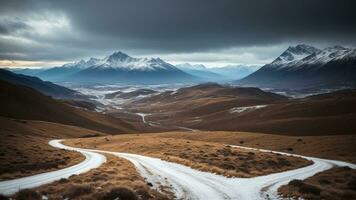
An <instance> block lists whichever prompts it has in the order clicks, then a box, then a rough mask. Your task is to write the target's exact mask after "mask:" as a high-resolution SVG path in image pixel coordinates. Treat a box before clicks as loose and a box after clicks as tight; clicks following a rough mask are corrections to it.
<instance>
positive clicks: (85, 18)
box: [0, 0, 356, 66]
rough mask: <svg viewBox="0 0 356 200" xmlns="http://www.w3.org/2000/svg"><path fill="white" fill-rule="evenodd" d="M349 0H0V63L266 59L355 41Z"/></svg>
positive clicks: (218, 63)
mask: <svg viewBox="0 0 356 200" xmlns="http://www.w3.org/2000/svg"><path fill="white" fill-rule="evenodd" d="M354 2H356V1H353V0H350V1H347V0H334V1H329V0H246V1H240V0H230V1H228V0H102V1H90V0H82V1H81V0H76V1H65V0H61V1H44V0H43V1H40V0H38V1H35V0H34V1H26V0H23V1H17V0H9V1H7V0H0V65H9V66H10V65H12V66H19V65H23V66H49V65H58V64H61V63H64V62H69V61H75V60H78V59H82V58H88V57H103V56H105V55H108V54H110V53H112V52H113V51H117V50H121V51H123V52H126V53H128V54H129V55H131V56H133V57H146V56H147V57H161V58H162V59H165V60H166V61H169V62H171V63H174V64H175V63H182V62H192V63H203V64H206V65H209V66H221V65H225V64H239V63H242V64H264V63H267V62H270V61H271V60H273V59H274V58H275V57H276V56H278V55H279V54H280V53H281V52H282V51H283V50H285V49H286V48H287V47H288V46H290V45H295V44H298V43H306V44H311V45H315V46H317V47H320V48H323V47H325V46H330V45H336V44H339V45H345V46H355V45H356V37H355V36H356V20H355V19H356V12H355V10H356V3H354Z"/></svg>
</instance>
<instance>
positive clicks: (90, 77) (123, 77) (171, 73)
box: [39, 51, 198, 84]
mask: <svg viewBox="0 0 356 200" xmlns="http://www.w3.org/2000/svg"><path fill="white" fill-rule="evenodd" d="M39 76H40V77H42V78H44V79H47V80H52V81H58V82H62V81H65V82H74V83H154V84H156V83H171V82H186V81H197V80H198V78H197V77H194V76H192V75H190V74H187V73H185V72H183V71H181V70H179V69H178V68H177V67H175V66H173V65H171V64H169V63H167V62H165V61H163V60H162V59H160V58H133V57H130V56H128V55H127V54H125V53H123V52H120V51H118V52H114V53H113V54H111V55H109V56H106V57H105V58H102V59H98V58H90V59H89V60H87V61H84V60H81V61H79V62H74V63H68V64H65V65H63V66H61V67H54V68H51V69H49V70H46V71H44V72H42V73H40V74H39Z"/></svg>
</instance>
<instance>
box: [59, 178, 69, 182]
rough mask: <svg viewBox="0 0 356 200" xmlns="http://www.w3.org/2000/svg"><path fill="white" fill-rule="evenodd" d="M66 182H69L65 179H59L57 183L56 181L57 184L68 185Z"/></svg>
mask: <svg viewBox="0 0 356 200" xmlns="http://www.w3.org/2000/svg"><path fill="white" fill-rule="evenodd" d="M68 182H69V180H68V179H66V178H61V179H59V181H58V183H68Z"/></svg>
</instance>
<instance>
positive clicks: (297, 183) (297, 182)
mask: <svg viewBox="0 0 356 200" xmlns="http://www.w3.org/2000/svg"><path fill="white" fill-rule="evenodd" d="M289 185H291V186H294V187H301V186H302V185H304V183H303V181H302V180H298V179H294V180H291V181H290V182H289Z"/></svg>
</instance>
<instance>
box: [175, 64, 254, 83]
mask: <svg viewBox="0 0 356 200" xmlns="http://www.w3.org/2000/svg"><path fill="white" fill-rule="evenodd" d="M176 67H178V68H179V69H181V70H183V71H185V72H187V73H189V74H192V75H194V76H197V77H201V78H204V80H207V81H224V80H225V81H228V80H230V81H231V80H238V79H241V78H244V77H246V76H247V75H249V74H251V73H253V72H255V71H256V70H258V69H259V68H260V66H259V65H227V66H223V67H211V68H207V67H205V66H204V65H202V64H195V65H192V64H189V63H183V64H178V65H176Z"/></svg>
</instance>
